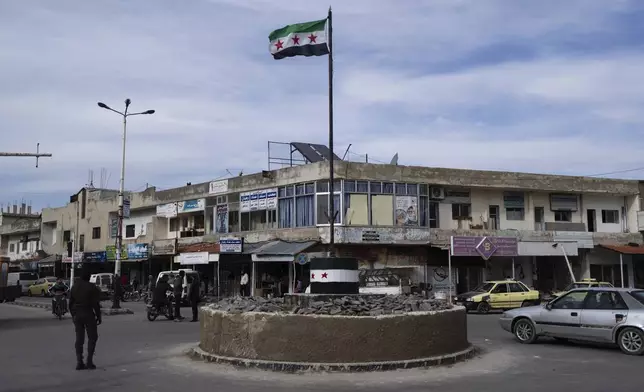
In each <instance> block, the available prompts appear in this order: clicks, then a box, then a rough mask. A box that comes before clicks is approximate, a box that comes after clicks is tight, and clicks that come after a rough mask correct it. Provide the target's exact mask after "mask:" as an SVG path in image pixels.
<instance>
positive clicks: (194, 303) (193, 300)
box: [188, 276, 201, 323]
mask: <svg viewBox="0 0 644 392" xmlns="http://www.w3.org/2000/svg"><path fill="white" fill-rule="evenodd" d="M200 285H201V283H200V282H199V279H198V278H197V277H196V276H195V277H193V278H192V283H190V287H189V288H188V299H189V300H190V307H192V320H190V322H192V323H196V322H197V321H199V297H200V296H201V295H200V291H201V290H200V288H201V286H200Z"/></svg>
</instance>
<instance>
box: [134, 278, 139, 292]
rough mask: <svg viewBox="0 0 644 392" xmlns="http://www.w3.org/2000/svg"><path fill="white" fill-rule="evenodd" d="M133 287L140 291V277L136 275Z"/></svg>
mask: <svg viewBox="0 0 644 392" xmlns="http://www.w3.org/2000/svg"><path fill="white" fill-rule="evenodd" d="M132 289H134V291H139V279H138V278H137V277H136V276H135V277H134V279H132Z"/></svg>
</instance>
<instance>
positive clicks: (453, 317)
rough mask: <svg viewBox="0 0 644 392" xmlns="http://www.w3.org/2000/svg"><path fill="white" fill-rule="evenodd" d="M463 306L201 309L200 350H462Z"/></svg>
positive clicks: (372, 353) (293, 355) (355, 356)
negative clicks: (400, 310) (356, 313)
mask: <svg viewBox="0 0 644 392" xmlns="http://www.w3.org/2000/svg"><path fill="white" fill-rule="evenodd" d="M468 346H469V343H468V341H467V323H466V316H465V311H464V309H463V308H460V307H459V308H455V309H452V310H448V311H442V312H414V313H407V314H403V315H387V316H377V317H350V316H322V315H318V316H312V315H297V314H279V313H256V312H246V313H236V314H235V313H228V312H222V311H215V310H210V309H207V308H202V309H201V343H200V347H201V349H203V350H204V351H207V352H209V353H212V354H217V355H221V356H227V357H236V358H247V359H259V360H269V361H289V362H306V363H311V362H314V363H315V362H317V363H355V362H375V361H401V360H408V359H419V358H427V357H432V356H438V355H444V354H448V353H454V352H458V351H461V350H465V349H466V348H467V347H468Z"/></svg>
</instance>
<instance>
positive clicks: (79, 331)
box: [69, 269, 102, 370]
mask: <svg viewBox="0 0 644 392" xmlns="http://www.w3.org/2000/svg"><path fill="white" fill-rule="evenodd" d="M90 276H91V275H90V272H89V271H88V270H85V269H84V270H83V271H82V273H81V279H79V280H78V281H77V282H76V284H74V286H73V287H72V290H71V293H70V295H69V311H70V312H71V314H72V318H73V320H74V328H75V329H76V342H75V345H74V346H75V348H76V370H83V369H91V370H93V369H96V365H94V351H95V350H96V342H97V340H98V326H99V325H101V323H102V316H101V304H100V296H101V292H100V291H99V289H98V287H96V285H95V284H93V283H90V281H89V278H90ZM85 333H87V365H85V362H83V345H84V344H85Z"/></svg>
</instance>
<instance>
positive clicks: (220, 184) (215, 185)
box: [208, 180, 228, 195]
mask: <svg viewBox="0 0 644 392" xmlns="http://www.w3.org/2000/svg"><path fill="white" fill-rule="evenodd" d="M226 192H228V180H219V181H212V182H211V183H210V185H209V186H208V194H210V195H218V194H220V193H226Z"/></svg>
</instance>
